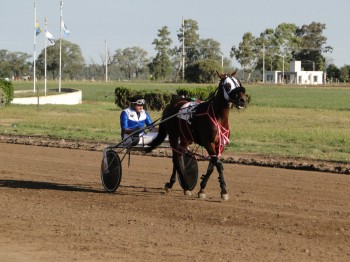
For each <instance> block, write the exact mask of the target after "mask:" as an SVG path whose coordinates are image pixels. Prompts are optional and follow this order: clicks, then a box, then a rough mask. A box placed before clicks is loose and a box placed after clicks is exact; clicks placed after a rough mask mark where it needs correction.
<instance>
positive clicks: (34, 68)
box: [33, 2, 36, 93]
mask: <svg viewBox="0 0 350 262" xmlns="http://www.w3.org/2000/svg"><path fill="white" fill-rule="evenodd" d="M35 46H36V3H35V2H34V50H33V65H34V66H33V78H34V84H33V85H34V90H33V92H34V93H35V90H36V67H35V57H36V53H35Z"/></svg>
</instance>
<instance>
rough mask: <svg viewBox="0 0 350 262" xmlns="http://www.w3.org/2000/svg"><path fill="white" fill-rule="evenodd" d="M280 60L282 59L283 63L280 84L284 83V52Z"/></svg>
mask: <svg viewBox="0 0 350 262" xmlns="http://www.w3.org/2000/svg"><path fill="white" fill-rule="evenodd" d="M282 61H283V65H282V84H284V54H283V56H282Z"/></svg>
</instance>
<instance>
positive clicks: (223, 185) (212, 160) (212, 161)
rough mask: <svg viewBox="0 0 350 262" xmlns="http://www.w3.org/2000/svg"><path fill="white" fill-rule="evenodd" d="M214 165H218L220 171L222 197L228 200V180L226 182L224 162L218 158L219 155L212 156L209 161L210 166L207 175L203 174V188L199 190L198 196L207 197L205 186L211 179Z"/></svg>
mask: <svg viewBox="0 0 350 262" xmlns="http://www.w3.org/2000/svg"><path fill="white" fill-rule="evenodd" d="M214 167H216V169H217V171H218V173H219V183H220V188H221V198H222V199H223V200H228V193H227V190H226V182H225V178H224V172H223V170H224V166H223V164H222V162H221V161H220V160H219V159H218V157H217V156H214V157H211V158H210V162H209V166H208V169H207V173H206V174H205V175H203V176H202V182H201V183H200V186H201V189H200V190H199V192H198V197H199V198H206V194H205V191H204V189H205V187H206V185H207V182H208V180H209V177H210V175H211V174H212V173H213V171H214Z"/></svg>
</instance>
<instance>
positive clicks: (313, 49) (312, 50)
mask: <svg viewBox="0 0 350 262" xmlns="http://www.w3.org/2000/svg"><path fill="white" fill-rule="evenodd" d="M325 29H326V25H325V24H321V23H316V22H312V23H311V24H309V25H303V26H302V27H301V28H298V29H297V30H296V35H297V37H299V38H300V39H301V42H300V47H299V49H298V50H296V51H295V52H294V53H293V58H294V59H295V60H300V61H307V60H309V61H312V62H314V64H313V63H305V64H303V66H304V69H305V70H310V71H311V70H312V69H313V65H315V70H324V69H325V58H324V56H323V55H322V53H327V52H332V51H333V48H332V47H331V46H325V45H326V43H327V37H325V36H324V35H323V30H325Z"/></svg>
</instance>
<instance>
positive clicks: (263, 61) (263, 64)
mask: <svg viewBox="0 0 350 262" xmlns="http://www.w3.org/2000/svg"><path fill="white" fill-rule="evenodd" d="M263 84H265V44H263Z"/></svg>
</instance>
